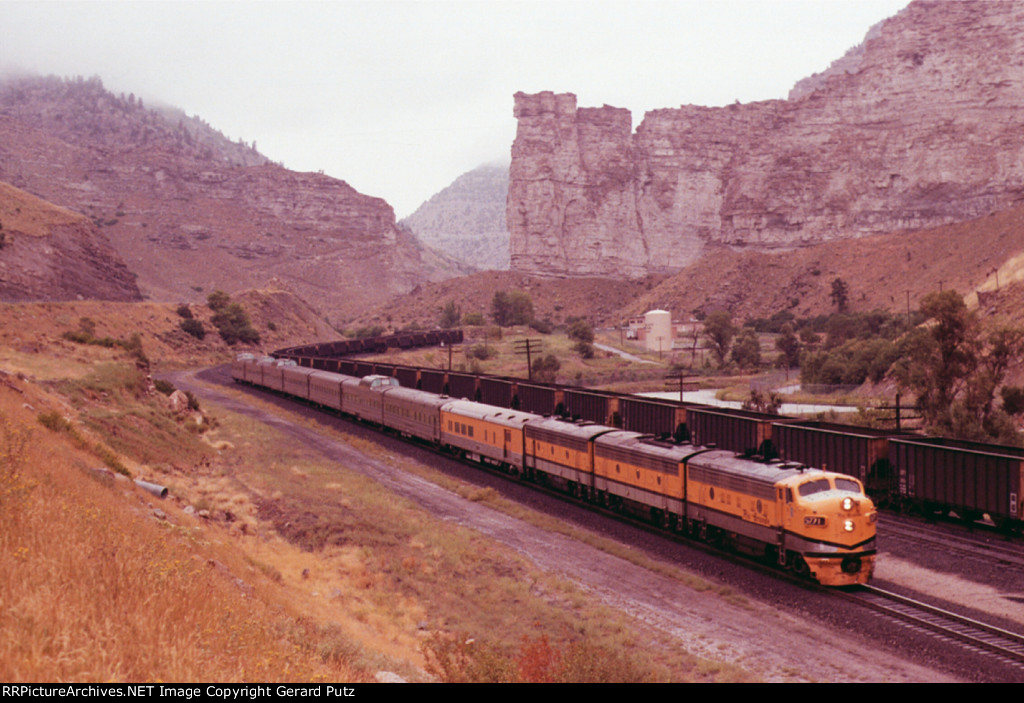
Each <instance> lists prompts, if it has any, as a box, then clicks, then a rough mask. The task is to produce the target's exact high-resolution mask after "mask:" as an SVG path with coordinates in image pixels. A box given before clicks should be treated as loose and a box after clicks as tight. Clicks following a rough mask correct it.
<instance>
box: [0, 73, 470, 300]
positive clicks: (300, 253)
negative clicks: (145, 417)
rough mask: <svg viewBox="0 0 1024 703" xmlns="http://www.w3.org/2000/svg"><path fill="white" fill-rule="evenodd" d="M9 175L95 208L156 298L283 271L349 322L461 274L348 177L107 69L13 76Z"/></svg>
mask: <svg viewBox="0 0 1024 703" xmlns="http://www.w3.org/2000/svg"><path fill="white" fill-rule="evenodd" d="M0 180H5V181H8V182H10V183H12V184H13V185H14V186H16V187H18V188H21V189H22V190H26V191H28V192H30V193H32V194H34V195H36V196H39V197H42V198H44V199H46V200H49V201H50V202H53V203H56V204H58V205H60V206H63V207H66V208H68V209H70V210H73V211H76V212H79V213H82V214H84V215H86V216H88V217H89V218H90V219H91V220H92V221H93V222H94V223H95V224H96V226H98V227H101V228H102V230H103V233H104V235H105V236H106V237H107V238H108V239H109V240H110V242H111V244H112V246H113V247H114V249H115V250H117V252H118V253H119V254H120V256H121V257H122V258H123V259H124V261H125V262H126V263H127V265H128V266H129V268H131V270H132V271H133V272H134V273H135V274H136V275H137V276H138V286H139V288H140V290H141V291H142V294H143V295H144V296H145V297H147V298H149V299H152V300H165V301H194V300H201V299H203V298H205V296H206V294H207V293H209V292H210V291H212V290H214V289H217V288H220V289H224V290H227V291H229V292H231V291H236V290H241V289H245V288H259V287H262V286H263V285H264V284H265V283H266V282H267V281H268V280H269V279H270V278H272V277H277V278H279V279H280V280H281V281H283V282H285V283H286V284H287V285H289V286H290V287H291V288H292V289H293V290H295V292H296V293H297V294H299V295H300V296H302V297H303V298H305V299H306V300H310V301H313V304H314V305H315V306H316V307H317V309H318V310H319V311H320V313H321V314H326V315H329V316H331V317H333V318H343V317H345V316H348V315H352V314H355V313H356V312H358V311H359V310H360V309H362V308H363V307H365V306H367V305H371V304H374V303H379V302H382V301H384V300H386V299H387V298H388V297H389V296H390V295H394V294H397V293H402V292H406V291H408V290H410V289H412V288H413V287H414V286H415V285H417V284H418V283H421V282H423V281H426V280H431V279H443V278H445V277H447V276H450V275H453V274H457V273H459V272H460V268H459V267H458V265H457V264H454V263H453V262H451V261H449V260H448V259H446V258H444V257H442V256H440V255H437V254H435V253H433V252H431V251H430V250H428V249H427V248H426V247H424V246H423V245H422V244H420V243H419V242H417V241H416V240H415V238H414V237H412V236H411V235H410V234H409V233H408V231H407V230H405V229H404V228H401V227H398V226H397V224H396V223H395V217H394V212H393V210H392V209H391V207H390V206H389V205H388V204H387V203H386V202H384V201H383V200H381V199H379V198H373V197H370V196H367V195H363V194H361V193H358V192H356V191H355V189H353V188H352V187H351V186H349V185H348V184H347V183H345V182H344V181H340V180H337V179H334V178H330V177H328V176H325V175H322V174H314V173H296V172H293V171H289V170H287V169H285V168H282V167H281V166H278V165H275V164H272V163H270V162H269V161H268V160H267V159H266V158H265V157H263V156H262V155H260V154H258V153H257V152H256V151H255V149H254V148H253V147H252V146H248V145H245V144H244V143H235V142H231V141H229V140H227V139H225V138H224V137H223V135H220V134H219V133H217V132H215V131H214V130H212V129H211V128H209V127H208V126H206V125H205V124H204V123H203V122H202V121H201V120H199V119H198V118H193V119H188V118H185V117H183V116H182V115H181V114H180V112H178V113H175V112H174V111H173V110H169V109H167V108H161V109H160V110H156V109H152V108H150V107H147V106H145V105H143V103H142V101H141V100H138V99H136V98H135V97H134V96H132V95H130V96H128V97H127V98H125V97H123V96H121V97H119V96H115V95H113V94H112V93H110V92H109V91H107V90H106V89H104V87H103V84H102V82H101V81H100V80H99V79H98V78H92V79H89V80H82V79H81V78H79V79H71V80H62V79H59V78H54V77H50V78H30V79H9V80H7V81H6V82H3V83H0Z"/></svg>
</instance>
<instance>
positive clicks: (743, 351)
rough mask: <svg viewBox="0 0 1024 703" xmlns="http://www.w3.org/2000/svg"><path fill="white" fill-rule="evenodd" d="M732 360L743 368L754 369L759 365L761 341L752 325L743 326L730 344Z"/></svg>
mask: <svg viewBox="0 0 1024 703" xmlns="http://www.w3.org/2000/svg"><path fill="white" fill-rule="evenodd" d="M732 360H733V361H735V362H736V364H737V366H739V367H740V368H744V369H756V368H757V367H759V366H760V365H761V343H760V342H759V341H758V340H757V333H756V332H754V329H753V328H752V327H744V328H743V329H742V330H740V333H739V336H737V337H736V343H735V344H733V345H732Z"/></svg>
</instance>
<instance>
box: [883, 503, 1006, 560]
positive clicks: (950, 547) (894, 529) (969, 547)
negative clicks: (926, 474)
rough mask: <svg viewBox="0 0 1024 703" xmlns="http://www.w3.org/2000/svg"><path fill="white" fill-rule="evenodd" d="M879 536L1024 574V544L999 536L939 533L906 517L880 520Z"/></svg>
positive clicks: (991, 533)
mask: <svg viewBox="0 0 1024 703" xmlns="http://www.w3.org/2000/svg"><path fill="white" fill-rule="evenodd" d="M879 517H880V519H879V522H878V527H879V536H880V537H881V538H882V539H884V538H885V537H889V536H891V537H893V538H894V539H902V540H906V541H910V542H915V543H918V544H922V545H928V546H930V547H932V548H936V547H937V548H940V549H942V550H943V551H944V552H946V553H950V554H956V555H958V556H960V557H961V558H965V559H973V560H976V561H986V562H991V563H995V564H999V565H1000V566H1004V567H1010V568H1013V569H1017V570H1021V571H1024V544H1022V543H1021V542H1020V541H1019V539H1013V540H1010V539H1008V538H1007V537H1005V536H1003V535H1000V534H999V533H993V532H989V531H979V532H976V533H973V534H972V533H968V532H965V531H963V529H962V528H960V529H957V528H959V526H953V527H952V528H951V529H949V530H948V531H947V530H942V529H938V528H937V527H936V526H934V525H922V524H921V523H920V522H918V521H912V520H909V519H907V518H905V517H901V516H893V515H880V516H879Z"/></svg>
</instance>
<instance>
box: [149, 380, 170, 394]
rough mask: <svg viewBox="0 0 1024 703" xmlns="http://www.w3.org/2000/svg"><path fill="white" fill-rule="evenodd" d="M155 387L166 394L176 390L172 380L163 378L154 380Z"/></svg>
mask: <svg viewBox="0 0 1024 703" xmlns="http://www.w3.org/2000/svg"><path fill="white" fill-rule="evenodd" d="M153 387H154V388H156V389H157V390H158V391H159V392H160V393H163V394H164V395H170V394H171V393H173V392H174V391H175V388H174V384H173V383H171V382H170V381H165V380H163V379H162V378H157V379H154V380H153Z"/></svg>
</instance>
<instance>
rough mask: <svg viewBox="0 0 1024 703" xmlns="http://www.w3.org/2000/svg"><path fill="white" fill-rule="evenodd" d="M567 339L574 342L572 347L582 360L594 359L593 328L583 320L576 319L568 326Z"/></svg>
mask: <svg viewBox="0 0 1024 703" xmlns="http://www.w3.org/2000/svg"><path fill="white" fill-rule="evenodd" d="M566 334H567V335H568V336H569V339H574V340H576V345H575V346H574V347H573V348H574V349H575V350H576V352H577V353H578V354H579V355H580V356H582V357H583V358H584V359H593V358H594V328H593V327H591V325H590V323H589V322H587V321H586V320H584V319H583V318H576V319H574V320H573V321H572V322H571V323H570V324H569V329H568V330H567V331H566Z"/></svg>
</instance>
